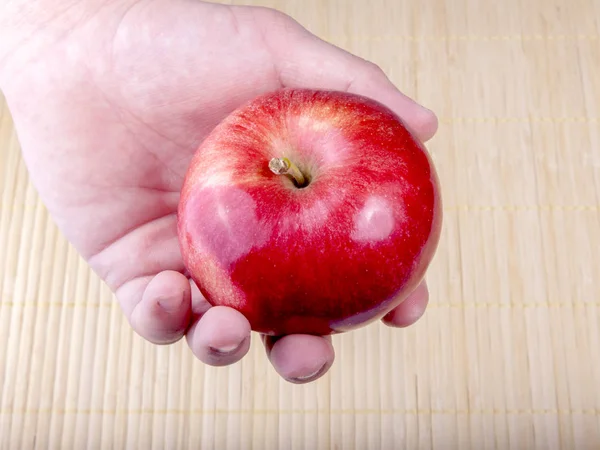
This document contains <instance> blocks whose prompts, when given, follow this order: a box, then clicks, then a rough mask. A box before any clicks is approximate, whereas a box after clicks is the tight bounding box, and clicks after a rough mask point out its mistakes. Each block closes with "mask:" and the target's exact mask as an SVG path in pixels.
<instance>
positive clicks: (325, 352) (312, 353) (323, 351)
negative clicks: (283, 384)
mask: <svg viewBox="0 0 600 450" xmlns="http://www.w3.org/2000/svg"><path fill="white" fill-rule="evenodd" d="M263 344H264V345H265V348H266V351H267V355H268V357H269V360H270V361H271V364H272V365H273V367H274V369H275V371H276V372H277V373H278V374H279V375H280V376H281V377H282V378H284V379H285V380H287V381H289V382H290V383H295V384H303V383H309V382H311V381H315V380H317V379H318V378H320V377H322V376H323V375H324V374H325V373H327V371H328V370H329V368H330V367H331V365H332V364H333V361H334V359H335V352H334V349H333V345H332V343H331V337H329V336H326V337H321V336H312V335H304V334H295V335H289V336H284V337H281V338H273V337H270V336H263Z"/></svg>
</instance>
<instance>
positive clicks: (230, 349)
mask: <svg viewBox="0 0 600 450" xmlns="http://www.w3.org/2000/svg"><path fill="white" fill-rule="evenodd" d="M244 342H246V339H243V340H242V342H240V343H238V344H229V345H222V346H220V347H212V346H209V347H208V350H209V351H210V352H211V353H212V354H213V355H216V356H227V355H231V354H233V353H235V352H237V351H238V350H239V349H240V348H241V347H242V345H244Z"/></svg>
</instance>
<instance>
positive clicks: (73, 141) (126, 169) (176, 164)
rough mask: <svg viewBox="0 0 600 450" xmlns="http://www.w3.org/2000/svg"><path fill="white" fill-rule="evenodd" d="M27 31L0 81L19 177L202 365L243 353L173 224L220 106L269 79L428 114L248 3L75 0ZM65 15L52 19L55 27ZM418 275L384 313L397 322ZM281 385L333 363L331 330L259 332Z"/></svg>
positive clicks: (160, 330) (133, 303)
mask: <svg viewBox="0 0 600 450" xmlns="http://www.w3.org/2000/svg"><path fill="white" fill-rule="evenodd" d="M53 17H54V19H52V20H48V21H46V22H45V23H44V26H43V27H42V26H39V27H33V28H32V30H33V31H32V32H31V33H30V34H29V35H28V37H27V39H12V40H11V42H14V43H15V47H14V48H12V49H11V52H10V55H11V56H10V57H5V58H4V60H2V61H0V65H1V64H4V65H5V71H4V72H3V73H2V77H1V78H0V81H1V82H2V89H3V90H4V93H5V95H6V98H7V101H8V105H9V107H10V109H11V112H12V114H13V119H14V122H15V126H16V129H17V132H18V135H19V139H20V142H21V144H22V149H23V156H24V158H25V161H26V163H27V166H28V169H29V172H30V176H31V180H32V182H33V184H34V185H35V187H36V188H37V190H38V192H39V195H40V196H41V199H42V201H43V202H44V203H45V205H46V206H47V208H48V210H49V212H50V214H51V215H52V217H53V218H54V220H55V221H56V223H57V225H58V227H59V228H60V229H61V231H62V232H63V233H64V234H65V236H66V237H67V238H68V239H69V241H70V242H71V243H72V244H73V245H74V247H75V248H76V249H77V250H78V251H79V252H80V254H81V255H82V256H83V258H85V260H86V261H87V262H88V263H89V264H90V266H91V267H92V268H93V270H94V271H95V272H96V273H97V274H98V275H99V276H100V277H101V278H102V279H103V280H104V281H105V282H106V283H107V284H108V285H109V286H110V288H111V289H112V290H113V292H114V293H115V296H116V297H117V299H118V301H119V303H120V305H121V307H122V309H123V311H124V313H125V315H126V317H127V318H128V320H129V322H130V323H131V326H132V327H133V329H134V330H135V331H136V332H137V333H138V334H140V335H141V336H143V337H144V338H145V339H147V340H149V341H151V342H153V343H157V344H170V343H174V342H176V341H178V340H179V339H181V338H182V337H183V336H185V337H186V339H187V342H188V344H189V346H190V348H191V350H192V352H193V353H194V355H196V357H198V358H199V359H200V360H202V361H203V362H205V363H207V364H211V365H227V364H232V363H234V362H236V361H239V360H240V359H241V358H242V357H243V356H244V355H245V354H246V353H247V351H248V349H249V345H250V327H249V324H248V321H247V320H246V319H245V318H244V317H243V316H242V315H241V314H240V313H238V312H237V311H235V310H232V309H229V308H225V307H211V306H210V305H209V304H208V303H207V302H206V301H205V300H204V299H203V297H202V295H201V294H200V292H199V291H198V288H197V287H196V286H195V285H194V284H193V282H190V280H189V278H188V277H187V276H186V274H185V269H184V266H183V264H182V259H181V255H180V252H179V246H178V241H177V235H176V211H177V203H178V199H179V190H180V188H181V186H182V183H183V178H184V175H185V172H186V169H187V165H188V163H189V161H190V159H191V157H192V155H193V153H194V151H195V150H196V148H197V147H198V145H199V143H200V142H201V141H202V140H203V139H204V138H205V137H206V135H207V134H208V133H209V132H210V131H211V129H212V128H213V127H214V126H215V125H216V124H217V123H218V122H219V121H220V120H221V119H223V118H224V117H225V116H226V115H227V114H228V113H230V112H231V111H233V110H234V109H235V108H237V107H238V106H240V105H241V104H243V103H244V102H246V101H248V100H250V99H252V98H253V97H255V96H257V95H259V94H262V93H264V92H267V91H272V90H275V89H279V88H281V87H310V88H322V89H336V90H346V91H350V92H354V93H358V94H362V95H365V96H368V97H371V98H373V99H375V100H378V101H380V102H382V103H384V104H386V105H387V106H389V107H390V108H391V109H393V110H394V111H395V112H396V113H397V114H398V115H399V116H400V117H402V118H403V119H404V121H405V122H406V124H407V125H408V126H409V127H410V128H411V129H412V131H413V132H414V133H415V135H416V136H417V137H419V138H420V139H421V140H423V141H426V140H428V139H429V138H431V137H432V136H433V134H434V132H435V130H436V127H437V122H436V119H435V116H434V115H433V114H432V113H431V112H429V111H428V110H426V109H424V108H422V107H421V106H419V105H418V104H416V103H415V102H413V101H412V100H410V99H409V98H407V97H406V96H404V95H403V94H401V93H400V92H399V91H398V90H397V89H396V88H395V87H394V86H393V85H392V84H391V83H390V81H389V80H388V79H387V78H386V76H385V75H384V74H383V72H382V71H381V70H380V69H378V68H377V67H376V66H374V65H372V64H371V63H368V62H366V61H364V60H362V59H360V58H358V57H355V56H353V55H351V54H349V53H347V52H344V51H342V50H340V49H338V48H336V47H334V46H332V45H330V44H327V43H325V42H323V41H321V40H320V39H318V38H316V37H315V36H313V35H312V34H310V33H309V32H308V31H306V30H305V29H304V28H302V27H301V26H300V25H299V24H297V23H296V22H294V21H293V20H292V19H290V18H289V17H287V16H285V15H283V14H281V13H278V12H276V11H274V10H270V9H265V8H257V7H231V6H223V5H217V4H210V3H203V2H197V1H189V0H171V1H167V0H157V1H149V0H118V1H113V2H98V3H96V2H95V1H83V2H73V4H72V6H70V7H69V8H66V9H65V10H64V11H63V13H62V15H58V14H57V15H56V16H53ZM61 21H62V22H61ZM427 297H428V294H427V288H426V286H425V284H424V283H422V284H421V285H420V286H419V287H418V288H417V290H416V291H415V292H414V293H413V294H411V296H410V297H409V298H408V299H407V300H405V301H404V302H403V303H402V304H401V305H400V306H399V307H397V308H396V309H395V310H394V311H392V312H391V313H389V314H388V315H387V316H386V317H385V318H384V319H383V321H384V323H386V324H388V325H390V326H408V325H410V324H412V323H414V322H415V321H416V320H417V319H418V318H419V317H420V316H421V315H422V313H423V312H424V310H425V307H426V304H427V301H428V298H427ZM263 342H264V344H265V347H266V349H267V353H268V355H269V358H270V361H271V362H272V364H273V366H274V368H275V370H276V371H277V372H278V373H279V374H280V375H281V376H282V377H283V378H285V379H286V380H288V381H291V382H295V383H303V382H309V381H312V380H315V379H317V378H318V377H320V376H322V375H323V374H324V373H325V372H326V371H327V370H328V369H329V367H330V366H331V364H332V363H333V359H334V349H333V347H332V344H331V339H330V338H329V337H317V336H307V335H292V336H285V337H281V338H278V339H273V338H266V337H263Z"/></svg>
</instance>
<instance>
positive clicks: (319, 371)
mask: <svg viewBox="0 0 600 450" xmlns="http://www.w3.org/2000/svg"><path fill="white" fill-rule="evenodd" d="M325 370H327V363H325V364H323V365H322V366H321V367H319V368H318V369H317V370H316V371H314V372H313V373H310V374H308V375H304V376H301V377H292V378H288V381H290V382H291V383H308V382H309V381H312V380H315V379H317V378H319V377H320V376H321V375H322V374H323V372H325Z"/></svg>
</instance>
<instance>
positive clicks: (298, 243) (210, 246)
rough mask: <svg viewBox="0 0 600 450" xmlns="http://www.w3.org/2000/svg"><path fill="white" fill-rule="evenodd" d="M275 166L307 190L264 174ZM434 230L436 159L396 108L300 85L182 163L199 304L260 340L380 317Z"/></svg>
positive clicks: (230, 121) (417, 265) (239, 119)
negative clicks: (234, 316) (245, 324)
mask: <svg viewBox="0 0 600 450" xmlns="http://www.w3.org/2000/svg"><path fill="white" fill-rule="evenodd" d="M273 158H287V159H288V160H289V161H290V162H291V163H293V164H294V165H295V166H296V167H297V168H298V169H299V170H300V171H301V172H302V174H303V175H304V176H305V178H306V182H307V185H306V186H302V187H299V186H298V185H297V183H295V182H294V178H293V177H290V176H287V175H281V174H276V173H273V171H271V170H270V168H269V162H270V161H271V160H272V159H273ZM441 224H442V207H441V196H440V188H439V181H438V177H437V174H436V171H435V169H434V167H433V164H432V161H431V159H430V157H429V155H428V153H427V151H426V149H425V148H424V146H423V145H422V144H421V143H420V142H419V141H418V140H416V139H415V138H414V137H413V136H412V135H411V133H410V132H409V131H408V130H407V129H406V127H405V126H404V125H403V123H402V122H401V120H400V119H399V118H398V117H397V116H396V115H395V114H394V113H393V112H392V111H390V110H389V109H388V108H386V107H384V106H383V105H381V104H379V103H377V102H375V101H373V100H370V99H367V98H364V97H361V96H357V95H353V94H348V93H344V92H332V91H313V90H304V89H284V90H280V91H277V92H273V93H269V94H265V95H263V96H261V97H258V98H256V99H254V100H253V101H251V102H249V103H248V104H246V105H244V106H243V107H241V108H240V109H238V110H236V111H234V112H233V113H232V114H231V115H230V116H228V117H227V118H226V119H225V120H224V121H223V122H221V123H220V124H219V125H218V126H217V127H216V128H215V129H214V130H213V132H212V133H211V134H210V135H209V136H208V137H207V139H206V140H205V141H204V142H203V143H202V144H201V146H200V147H199V149H198V151H197V152H196V154H195V155H194V157H193V159H192V161H191V164H190V166H189V169H188V172H187V174H186V178H185V181H184V185H183V188H182V192H181V198H180V203H179V210H178V233H179V240H180V245H181V252H182V257H183V260H184V264H185V266H186V268H187V270H188V272H189V274H190V276H191V277H192V279H193V280H194V281H195V282H196V284H197V285H198V287H199V289H200V291H201V292H202V294H203V295H204V296H205V297H206V299H207V300H208V301H209V303H211V304H212V305H224V306H229V307H232V308H235V309H237V310H238V311H240V312H241V313H242V314H243V315H244V316H245V317H246V318H247V319H248V320H249V322H250V324H251V326H252V329H253V330H254V331H257V332H260V333H264V334H267V335H287V334H296V333H303V334H316V335H327V334H333V333H340V332H345V331H349V330H352V329H356V328H358V327H361V326H364V325H366V324H368V323H370V322H372V321H374V320H377V319H380V318H382V317H383V316H384V315H385V314H386V313H387V312H389V311H390V310H391V309H393V308H394V307H396V306H398V305H399V304H400V303H401V302H402V301H403V300H404V299H405V298H406V296H407V295H408V294H409V293H410V292H411V291H412V290H413V289H414V288H416V286H417V285H418V283H419V282H420V281H421V280H422V279H423V277H424V275H425V272H426V270H427V268H428V266H429V264H430V262H431V260H432V258H433V256H434V253H435V251H436V248H437V245H438V241H439V238H440V231H441Z"/></svg>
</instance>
